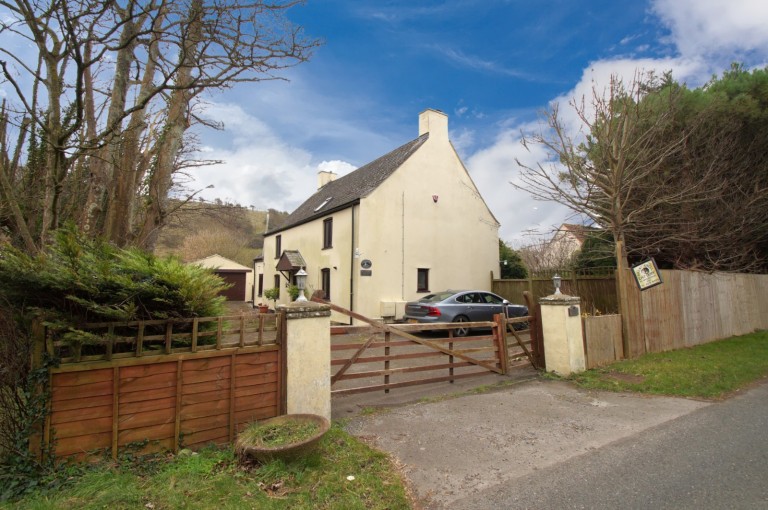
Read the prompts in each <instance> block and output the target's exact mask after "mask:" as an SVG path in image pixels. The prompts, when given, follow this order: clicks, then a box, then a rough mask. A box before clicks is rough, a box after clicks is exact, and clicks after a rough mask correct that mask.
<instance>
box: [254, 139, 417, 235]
mask: <svg viewBox="0 0 768 510" xmlns="http://www.w3.org/2000/svg"><path fill="white" fill-rule="evenodd" d="M428 138H429V133H424V134H423V135H421V136H419V137H418V138H416V139H415V140H411V141H410V142H408V143H406V144H405V145H402V146H400V147H398V148H397V149H395V150H393V151H392V152H389V153H387V154H385V155H383V156H381V157H380V158H378V159H376V160H374V161H371V162H370V163H368V164H366V165H364V166H361V167H360V168H358V169H357V170H355V171H353V172H350V173H349V174H347V175H345V176H343V177H339V178H338V179H336V180H334V181H331V182H329V183H328V184H326V185H325V186H323V187H322V188H320V189H319V190H317V192H316V193H315V194H314V195H312V196H311V197H309V198H308V199H307V200H306V201H305V202H304V203H303V204H301V205H300V206H299V207H298V208H296V210H295V211H293V212H292V213H291V214H290V215H289V216H288V217H287V218H286V219H285V222H284V223H283V224H282V225H281V226H280V227H279V228H276V229H274V230H272V231H270V232H267V235H270V234H276V233H278V232H282V231H283V230H287V229H289V228H291V227H295V226H296V225H301V224H302V223H307V222H309V221H312V220H314V219H315V218H320V217H323V216H325V215H327V214H328V213H330V212H333V211H338V210H340V209H346V208H347V207H350V206H351V205H353V204H356V203H358V202H359V201H360V199H361V198H363V197H365V196H367V195H368V194H369V193H370V192H372V191H373V190H375V189H376V188H377V187H379V185H380V184H381V183H383V182H384V181H385V180H386V179H387V177H389V176H390V175H392V173H393V172H394V171H395V170H397V169H398V168H400V166H401V165H402V164H403V163H405V161H406V160H407V159H408V158H409V157H411V155H412V154H413V153H414V152H416V150H417V149H418V148H419V147H421V146H422V145H423V144H424V142H425V141H427V139H428Z"/></svg>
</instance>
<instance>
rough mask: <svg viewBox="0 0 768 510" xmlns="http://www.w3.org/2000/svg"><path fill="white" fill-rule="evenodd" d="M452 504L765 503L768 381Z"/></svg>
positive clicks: (652, 505)
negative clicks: (739, 393)
mask: <svg viewBox="0 0 768 510" xmlns="http://www.w3.org/2000/svg"><path fill="white" fill-rule="evenodd" d="M449 508H452V509H486V508H489V509H490V508H494V509H497V508H499V509H500V508H503V509H518V508H525V509H553V508H563V509H571V508H573V509H580V508H589V509H614V508H621V509H649V508H652V509H694V508H695V509H713V510H714V509H753V508H754V509H766V508H768V384H765V383H764V384H762V385H760V386H758V387H756V388H754V389H751V390H750V391H748V392H746V393H744V394H742V395H740V396H737V397H733V398H731V399H729V400H726V401H724V402H720V403H716V404H714V405H711V406H707V407H704V408H702V409H699V410H696V411H693V412H691V413H689V414H686V415H683V416H681V417H679V418H676V419H674V420H672V421H668V422H665V423H663V424H661V425H658V426H656V427H652V428H650V429H646V430H644V431H642V432H640V433H638V434H636V435H633V436H630V437H627V438H625V439H622V440H620V441H617V442H614V443H611V444H609V445H606V446H603V447H601V448H599V449H597V450H595V451H592V452H589V453H586V454H584V455H581V456H578V457H575V458H571V459H569V460H567V461H565V462H562V463H560V464H557V465H555V466H552V467H550V468H547V469H543V470H539V471H537V472H536V473H533V474H530V475H527V476H525V477H522V478H518V479H515V480H513V481H511V482H510V483H506V484H503V485H499V486H496V487H492V488H489V489H486V490H484V491H481V492H479V493H476V494H473V495H472V496H471V497H468V498H465V499H463V500H456V501H453V502H452V503H451V505H450V506H449Z"/></svg>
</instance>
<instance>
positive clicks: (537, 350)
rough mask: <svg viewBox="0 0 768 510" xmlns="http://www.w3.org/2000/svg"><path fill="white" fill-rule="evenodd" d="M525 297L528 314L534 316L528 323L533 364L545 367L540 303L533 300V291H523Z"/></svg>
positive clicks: (537, 366) (535, 366)
mask: <svg viewBox="0 0 768 510" xmlns="http://www.w3.org/2000/svg"><path fill="white" fill-rule="evenodd" d="M529 281H530V280H529ZM523 297H524V298H525V305H526V306H527V307H528V315H530V316H531V317H533V318H532V319H531V320H530V321H529V323H528V329H529V330H530V331H531V333H530V335H531V351H532V354H533V366H534V368H544V363H545V359H544V342H543V340H542V338H541V320H540V313H539V311H538V307H539V305H538V303H536V302H535V301H534V300H533V294H532V293H531V292H528V291H525V292H523Z"/></svg>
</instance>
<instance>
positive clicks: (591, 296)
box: [491, 275, 618, 315]
mask: <svg viewBox="0 0 768 510" xmlns="http://www.w3.org/2000/svg"><path fill="white" fill-rule="evenodd" d="M491 290H492V291H493V292H495V293H496V294H498V295H500V296H502V297H503V298H505V299H507V300H508V301H509V302H511V303H518V304H524V303H525V298H524V297H523V293H524V292H526V291H527V292H530V293H531V295H532V296H533V298H534V300H535V301H537V302H538V300H539V298H542V297H544V296H548V295H550V294H552V293H553V292H554V285H553V283H552V279H551V278H529V279H525V280H493V281H492V283H491ZM560 290H561V292H562V293H563V294H568V295H571V296H579V297H580V298H581V309H582V310H583V311H584V312H586V313H589V314H593V315H594V314H607V313H608V314H610V313H617V312H618V298H617V297H616V281H615V278H614V277H613V276H612V275H602V276H601V275H598V276H592V275H578V276H575V277H573V276H571V277H567V278H563V280H562V283H561V288H560Z"/></svg>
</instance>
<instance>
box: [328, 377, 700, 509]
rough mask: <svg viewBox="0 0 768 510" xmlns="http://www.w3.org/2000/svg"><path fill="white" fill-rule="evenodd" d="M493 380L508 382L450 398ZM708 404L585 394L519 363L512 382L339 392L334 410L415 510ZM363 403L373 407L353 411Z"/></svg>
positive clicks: (445, 505)
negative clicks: (382, 459) (385, 455)
mask: <svg viewBox="0 0 768 510" xmlns="http://www.w3.org/2000/svg"><path fill="white" fill-rule="evenodd" d="M500 382H503V383H505V384H509V385H508V386H506V387H503V388H501V389H495V390H492V391H489V392H486V393H480V394H473V395H465V396H459V397H454V398H448V396H449V395H451V394H452V393H453V394H456V393H461V392H463V391H468V390H470V389H471V388H472V387H473V386H477V385H479V384H498V383H500ZM417 395H418V396H419V397H417ZM416 398H420V399H422V401H421V402H420V401H419V400H416ZM425 399H426V401H424V400H425ZM708 405H710V404H709V403H706V402H698V401H693V400H687V399H678V398H665V397H644V396H636V395H629V394H619V393H609V392H588V391H583V390H579V389H576V388H575V387H574V386H572V385H570V384H568V383H563V382H558V381H550V380H544V379H540V378H539V377H537V376H536V374H535V372H534V371H533V370H525V369H520V370H518V371H516V373H515V375H514V377H513V378H512V379H508V378H505V377H501V376H487V378H486V379H485V380H482V381H478V380H474V379H473V380H472V381H463V382H462V383H461V385H447V384H441V385H432V386H431V387H422V388H415V389H413V390H400V391H399V392H398V390H393V391H392V393H391V394H389V395H385V394H383V393H379V394H367V395H366V394H362V395H353V396H350V397H338V398H334V401H333V413H334V418H348V421H347V422H346V428H347V430H349V431H350V432H351V433H352V434H354V435H356V436H359V437H361V438H365V439H366V440H369V441H370V442H371V443H372V444H373V445H374V446H376V447H378V448H379V449H381V450H384V451H386V452H389V453H391V454H392V455H393V456H394V457H395V458H396V459H397V460H398V461H399V462H400V464H401V465H402V466H403V469H404V471H405V475H406V476H407V478H408V480H409V481H410V483H411V485H412V490H413V493H414V495H415V496H416V498H417V499H418V504H419V505H420V506H421V507H422V508H425V509H438V508H450V507H451V503H453V502H458V501H459V500H465V501H466V500H467V498H468V497H471V496H472V495H473V494H479V493H481V492H482V491H487V490H489V489H490V488H493V487H497V486H501V485H502V484H505V483H507V482H509V481H511V480H515V479H518V478H521V477H525V476H528V475H531V474H532V473H534V472H535V471H537V470H541V469H544V468H547V467H550V466H554V465H556V464H558V463H561V462H563V461H565V460H568V459H571V458H574V457H576V456H579V455H582V454H585V453H587V452H591V451H593V450H595V449H597V448H600V447H602V446H605V445H607V444H609V443H612V442H614V441H617V440H620V439H622V438H625V437H629V436H632V435H634V434H637V433H639V432H641V431H643V430H646V429H648V428H650V427H654V426H657V425H659V424H661V423H664V422H667V421H669V420H673V419H675V418H677V417H680V416H682V415H685V414H688V413H691V412H693V411H695V410H697V409H701V408H703V407H706V406H708ZM367 407H370V408H376V409H378V411H375V412H372V413H361V412H360V411H361V410H363V409H365V408H367ZM521 490H522V488H521ZM470 499H471V498H470Z"/></svg>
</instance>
